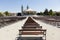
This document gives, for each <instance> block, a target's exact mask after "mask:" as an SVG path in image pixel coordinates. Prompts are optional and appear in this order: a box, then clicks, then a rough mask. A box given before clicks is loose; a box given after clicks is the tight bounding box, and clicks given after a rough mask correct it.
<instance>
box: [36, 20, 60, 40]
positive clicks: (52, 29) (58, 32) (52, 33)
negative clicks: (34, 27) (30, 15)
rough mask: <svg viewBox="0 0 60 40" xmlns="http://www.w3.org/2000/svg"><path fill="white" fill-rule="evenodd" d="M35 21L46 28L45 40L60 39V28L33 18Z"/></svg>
mask: <svg viewBox="0 0 60 40" xmlns="http://www.w3.org/2000/svg"><path fill="white" fill-rule="evenodd" d="M35 21H36V22H37V23H39V24H40V25H41V26H42V27H43V29H47V32H46V34H47V35H46V40H60V28H57V27H56V26H52V25H49V24H46V23H43V22H41V21H39V20H35Z"/></svg>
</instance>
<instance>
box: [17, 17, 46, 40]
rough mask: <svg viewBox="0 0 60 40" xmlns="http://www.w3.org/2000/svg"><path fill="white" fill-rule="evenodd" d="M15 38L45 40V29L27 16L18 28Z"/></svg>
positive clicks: (20, 39) (18, 39)
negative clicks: (22, 24)
mask: <svg viewBox="0 0 60 40" xmlns="http://www.w3.org/2000/svg"><path fill="white" fill-rule="evenodd" d="M17 40H46V29H42V26H39V24H38V23H36V22H35V21H34V20H33V19H32V18H31V17H29V18H28V19H27V21H26V22H25V24H24V26H23V27H22V29H21V30H19V37H18V38H17Z"/></svg>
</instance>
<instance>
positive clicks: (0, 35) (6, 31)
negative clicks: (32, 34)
mask: <svg viewBox="0 0 60 40" xmlns="http://www.w3.org/2000/svg"><path fill="white" fill-rule="evenodd" d="M25 21H26V19H24V20H22V21H18V22H16V23H14V24H12V25H9V26H5V27H4V28H1V29H0V40H15V39H16V37H18V34H19V31H18V30H19V29H21V26H23V24H24V23H25Z"/></svg>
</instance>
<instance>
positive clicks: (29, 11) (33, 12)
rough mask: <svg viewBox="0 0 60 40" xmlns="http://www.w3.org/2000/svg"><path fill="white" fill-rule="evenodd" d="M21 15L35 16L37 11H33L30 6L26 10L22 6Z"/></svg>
mask: <svg viewBox="0 0 60 40" xmlns="http://www.w3.org/2000/svg"><path fill="white" fill-rule="evenodd" d="M21 13H22V14H23V15H35V14H36V11H35V10H33V9H31V8H29V6H27V7H26V9H25V10H24V9H23V6H21Z"/></svg>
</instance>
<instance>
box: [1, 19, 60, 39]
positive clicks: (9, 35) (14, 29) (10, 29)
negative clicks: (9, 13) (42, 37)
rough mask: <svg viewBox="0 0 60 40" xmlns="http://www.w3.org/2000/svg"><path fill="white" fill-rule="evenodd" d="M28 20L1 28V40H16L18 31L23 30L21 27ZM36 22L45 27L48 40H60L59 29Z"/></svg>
mask: <svg viewBox="0 0 60 40" xmlns="http://www.w3.org/2000/svg"><path fill="white" fill-rule="evenodd" d="M26 20H27V18H26V19H24V20H22V21H18V22H16V23H14V24H12V25H9V26H6V27H4V28H1V29H0V40H15V39H16V37H17V36H18V34H19V31H18V30H19V29H21V26H23V24H24V23H25V21H26ZM35 21H36V22H37V23H39V24H40V25H41V26H43V29H47V32H46V33H47V35H46V39H47V40H60V29H59V28H57V27H55V26H52V25H49V24H46V23H43V22H41V21H39V20H35Z"/></svg>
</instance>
